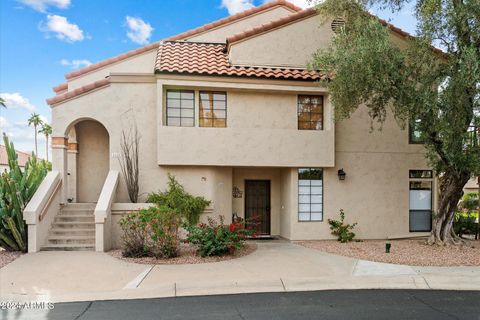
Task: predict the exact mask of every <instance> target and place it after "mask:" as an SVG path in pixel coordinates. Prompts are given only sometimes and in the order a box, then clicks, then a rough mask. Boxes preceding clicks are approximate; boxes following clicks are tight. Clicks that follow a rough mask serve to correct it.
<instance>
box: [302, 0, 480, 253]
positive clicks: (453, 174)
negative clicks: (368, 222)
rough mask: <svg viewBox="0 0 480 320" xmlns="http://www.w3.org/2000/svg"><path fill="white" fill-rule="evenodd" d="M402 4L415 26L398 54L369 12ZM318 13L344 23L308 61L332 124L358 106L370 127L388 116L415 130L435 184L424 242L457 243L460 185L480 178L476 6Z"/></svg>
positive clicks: (335, 1)
mask: <svg viewBox="0 0 480 320" xmlns="http://www.w3.org/2000/svg"><path fill="white" fill-rule="evenodd" d="M405 5H414V11H415V16H416V18H417V21H418V24H417V30H416V37H415V38H413V37H407V43H408V45H402V46H401V48H400V47H399V44H398V42H396V43H395V42H394V41H392V35H391V30H390V29H391V28H392V27H391V26H390V25H388V24H387V23H385V22H384V21H380V20H379V19H378V18H376V17H374V16H372V15H371V14H369V13H368V10H369V9H371V8H372V7H375V8H379V7H382V8H384V9H386V8H389V9H391V10H393V11H394V12H395V11H399V10H401V9H402V7H403V6H405ZM317 8H318V10H319V12H320V15H321V16H322V17H323V18H324V19H326V18H328V17H334V18H341V19H343V22H344V24H343V27H341V28H338V29H337V32H336V34H335V36H334V37H333V39H332V42H331V45H330V47H329V48H326V49H319V50H318V52H316V54H315V55H314V57H313V60H312V63H311V68H313V69H316V70H322V71H324V72H328V73H329V74H331V75H332V80H330V81H328V82H325V83H324V85H325V86H327V87H328V88H329V91H330V93H331V99H332V103H333V105H334V108H335V115H336V118H337V120H342V119H345V118H348V117H349V116H350V115H351V114H352V113H353V112H354V111H355V110H356V109H357V108H359V106H362V105H363V106H364V107H366V108H368V110H369V114H370V117H371V120H372V126H375V125H376V124H378V127H381V124H382V123H383V122H384V121H385V119H386V117H387V116H390V115H392V116H393V117H395V119H396V120H397V122H398V123H399V125H400V126H401V127H402V128H405V127H406V126H408V125H409V124H410V125H412V124H415V126H414V127H415V130H418V132H419V133H420V135H421V137H422V139H423V141H424V146H425V149H426V155H427V158H428V160H429V162H430V163H431V165H432V167H433V168H434V169H435V171H436V173H437V175H438V177H439V181H440V199H439V206H438V211H437V212H435V213H434V214H433V226H432V234H431V236H430V239H429V242H430V243H437V244H458V243H461V239H460V238H459V237H457V236H456V235H455V233H454V232H453V228H452V225H453V221H454V216H455V209H456V207H457V204H458V201H459V200H460V199H461V197H462V195H463V187H464V185H465V184H466V183H467V181H468V180H469V179H470V178H471V177H473V176H476V175H479V174H480V147H479V141H478V139H479V137H478V136H479V134H478V132H477V130H476V129H475V126H476V128H478V126H479V123H480V122H479V112H480V1H479V0H324V1H322V2H321V3H320V4H318V5H317ZM337 21H338V20H337ZM434 45H435V46H437V47H440V48H441V49H442V50H443V52H442V51H440V50H438V49H436V48H435V47H433V46H434Z"/></svg>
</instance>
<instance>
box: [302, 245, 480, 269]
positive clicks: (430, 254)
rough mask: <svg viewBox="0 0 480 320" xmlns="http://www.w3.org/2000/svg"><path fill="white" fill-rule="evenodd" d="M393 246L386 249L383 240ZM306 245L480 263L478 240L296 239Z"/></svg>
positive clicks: (411, 259)
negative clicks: (446, 243) (444, 243)
mask: <svg viewBox="0 0 480 320" xmlns="http://www.w3.org/2000/svg"><path fill="white" fill-rule="evenodd" d="M387 242H389V243H391V245H392V247H391V249H390V253H385V244H386V243H387ZM295 243H297V244H299V245H302V246H304V247H307V248H311V249H316V250H321V251H324V252H328V253H333V254H338V255H342V256H347V257H352V258H357V259H362V260H370V261H377V262H385V263H394V264H405V265H410V266H445V267H446V266H480V241H479V240H477V241H471V240H467V243H466V245H465V246H459V247H457V246H445V247H441V246H436V245H434V246H430V245H428V244H426V241H425V240H388V241H387V240H365V241H361V242H350V243H341V242H338V241H335V240H322V241H296V242H295Z"/></svg>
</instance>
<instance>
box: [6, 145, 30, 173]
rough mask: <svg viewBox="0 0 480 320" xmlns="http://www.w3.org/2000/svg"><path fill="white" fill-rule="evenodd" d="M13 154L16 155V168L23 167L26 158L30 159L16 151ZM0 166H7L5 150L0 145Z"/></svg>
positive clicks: (25, 154)
mask: <svg viewBox="0 0 480 320" xmlns="http://www.w3.org/2000/svg"><path fill="white" fill-rule="evenodd" d="M15 152H16V153H17V160H18V166H20V167H25V164H26V163H27V161H28V158H30V154H28V153H26V152H22V151H18V150H15ZM0 165H3V166H8V154H7V148H6V147H5V146H4V145H2V144H0ZM0 173H2V172H0Z"/></svg>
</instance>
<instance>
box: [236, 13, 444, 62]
mask: <svg viewBox="0 0 480 320" xmlns="http://www.w3.org/2000/svg"><path fill="white" fill-rule="evenodd" d="M316 14H318V12H317V10H316V9H315V8H308V9H304V10H301V11H299V12H297V13H294V14H291V15H289V16H286V17H283V18H280V19H277V20H274V21H271V22H269V23H266V24H263V25H261V26H258V27H255V28H252V29H249V30H246V31H243V32H240V33H238V34H235V35H233V36H230V37H228V38H227V44H228V45H229V44H232V43H234V42H237V41H240V40H243V39H246V38H249V37H252V36H255V35H258V34H261V33H264V32H268V31H270V30H273V29H275V28H278V27H281V26H283V25H287V24H289V23H292V22H295V21H297V20H301V19H304V18H307V17H310V16H314V15H316ZM372 17H375V18H376V19H378V21H379V22H380V23H381V24H382V25H384V26H386V27H388V28H389V29H390V30H391V31H392V32H395V33H396V34H398V35H400V36H402V37H404V38H406V39H409V40H413V39H415V36H413V35H411V34H410V33H408V32H406V31H404V30H402V29H400V28H399V27H396V26H394V25H393V24H391V23H388V22H387V21H386V20H383V19H380V18H379V17H377V16H375V15H372ZM432 50H433V51H434V52H436V53H439V54H442V55H445V52H443V51H442V50H440V49H438V48H435V47H433V46H432Z"/></svg>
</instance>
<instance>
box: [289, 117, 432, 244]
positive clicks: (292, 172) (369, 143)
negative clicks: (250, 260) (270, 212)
mask: <svg viewBox="0 0 480 320" xmlns="http://www.w3.org/2000/svg"><path fill="white" fill-rule="evenodd" d="M340 168H343V169H344V170H345V172H346V173H347V177H346V180H345V181H340V180H339V179H338V176H337V170H338V169H340ZM412 169H429V167H428V165H427V163H426V160H425V158H424V153H423V147H422V146H420V145H410V144H408V131H407V130H401V129H400V128H399V127H398V125H397V124H396V122H395V121H394V120H393V118H392V117H391V115H390V117H389V118H388V120H387V122H386V123H385V124H384V127H383V130H382V131H381V132H379V131H374V132H370V120H369V118H368V114H367V110H366V108H360V109H359V110H357V112H355V113H354V114H353V115H352V117H351V118H350V119H348V120H345V121H342V122H339V123H337V124H336V154H335V167H334V168H325V169H324V181H323V183H324V197H323V201H324V214H323V218H324V219H323V221H322V222H298V212H297V210H298V209H297V203H298V198H297V193H298V177H297V169H296V168H293V169H286V170H284V172H282V184H283V185H284V188H285V191H284V192H282V207H284V208H285V210H284V211H282V217H281V221H282V226H281V230H282V236H285V237H289V236H288V235H289V234H290V235H291V236H290V237H289V238H290V239H294V240H304V239H326V238H331V235H330V230H329V225H328V223H327V219H329V218H331V219H338V218H339V210H340V209H344V210H345V212H346V221H347V222H348V223H352V222H358V226H357V227H356V228H355V232H356V233H357V236H358V238H367V239H372V238H378V239H384V238H388V237H403V236H409V235H410V236H415V235H418V234H419V233H409V224H408V223H409V220H408V219H409V215H408V213H409V170H412ZM287 186H289V187H288V188H287ZM434 187H435V186H434ZM291 199H293V200H291ZM285 215H286V216H288V217H289V218H287V217H286V216H285ZM283 230H285V231H283Z"/></svg>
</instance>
